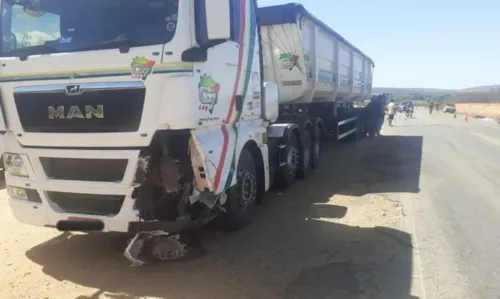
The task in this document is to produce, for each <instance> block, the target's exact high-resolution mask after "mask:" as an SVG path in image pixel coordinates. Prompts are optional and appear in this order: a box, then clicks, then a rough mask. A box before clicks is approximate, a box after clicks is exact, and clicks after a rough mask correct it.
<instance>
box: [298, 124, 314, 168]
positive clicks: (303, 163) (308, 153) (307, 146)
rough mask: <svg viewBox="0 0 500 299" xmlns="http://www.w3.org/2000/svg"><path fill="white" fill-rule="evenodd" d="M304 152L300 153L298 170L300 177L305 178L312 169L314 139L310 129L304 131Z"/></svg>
mask: <svg viewBox="0 0 500 299" xmlns="http://www.w3.org/2000/svg"><path fill="white" fill-rule="evenodd" d="M302 141H303V143H304V144H303V146H302V152H301V153H300V168H299V169H298V170H297V176H298V177H299V178H305V177H307V176H308V175H309V173H310V172H311V170H312V152H313V139H312V136H311V133H310V132H309V131H307V130H306V131H304V133H303V135H302Z"/></svg>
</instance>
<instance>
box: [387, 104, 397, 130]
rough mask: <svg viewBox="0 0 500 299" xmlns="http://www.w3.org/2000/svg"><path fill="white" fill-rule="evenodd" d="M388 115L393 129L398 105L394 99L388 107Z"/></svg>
mask: <svg viewBox="0 0 500 299" xmlns="http://www.w3.org/2000/svg"><path fill="white" fill-rule="evenodd" d="M387 114H388V117H387V119H388V121H389V126H390V127H392V121H393V120H394V115H396V104H395V103H394V100H392V99H391V102H390V103H389V105H387Z"/></svg>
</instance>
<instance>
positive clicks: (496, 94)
mask: <svg viewBox="0 0 500 299" xmlns="http://www.w3.org/2000/svg"><path fill="white" fill-rule="evenodd" d="M372 92H373V93H390V94H391V95H392V96H393V97H394V98H395V99H396V100H408V99H412V100H417V101H419V100H431V99H432V100H434V101H436V100H438V101H439V100H442V101H445V102H454V103H494V102H500V84H499V85H487V86H475V87H469V88H465V89H460V90H452V89H435V88H394V87H374V88H373V90H372Z"/></svg>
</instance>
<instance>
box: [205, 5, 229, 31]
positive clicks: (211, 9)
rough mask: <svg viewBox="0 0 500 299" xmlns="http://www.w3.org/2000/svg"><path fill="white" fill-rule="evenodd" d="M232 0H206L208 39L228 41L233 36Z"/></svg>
mask: <svg viewBox="0 0 500 299" xmlns="http://www.w3.org/2000/svg"><path fill="white" fill-rule="evenodd" d="M230 1H231V0H205V1H204V2H205V20H206V39H207V41H226V40H228V39H230V38H231V6H230V4H229V2H230Z"/></svg>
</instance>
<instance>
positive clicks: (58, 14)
mask: <svg viewBox="0 0 500 299" xmlns="http://www.w3.org/2000/svg"><path fill="white" fill-rule="evenodd" d="M0 2H1V9H2V16H1V18H2V19H1V22H0V25H1V32H2V34H3V38H2V40H1V57H0V60H1V62H0V63H1V66H0V88H1V114H0V117H1V119H0V130H2V131H4V132H5V135H4V136H3V155H4V164H5V176H6V185H7V193H8V197H9V202H10V207H11V209H12V212H13V214H14V215H15V217H16V218H17V219H18V221H20V222H22V223H27V224H32V225H36V226H45V227H53V228H59V229H60V230H70V231H90V230H97V231H102V232H124V233H131V234H133V235H135V237H134V238H133V239H132V240H131V242H130V243H129V245H128V247H127V248H126V250H125V256H126V257H127V258H128V259H130V260H131V261H132V262H134V263H136V264H141V263H142V261H141V260H140V259H139V255H140V252H141V250H140V249H141V248H142V246H143V244H144V242H145V241H146V240H149V241H152V243H153V250H152V252H153V255H154V257H156V258H158V259H162V260H164V259H171V258H173V259H177V258H181V257H184V256H186V254H187V253H188V252H189V250H188V248H190V244H189V242H190V241H189V240H190V238H189V237H188V236H189V232H191V231H193V230H194V229H196V228H198V227H200V226H202V225H204V224H206V223H208V222H210V221H212V220H214V219H215V220H217V221H221V223H223V224H224V225H225V227H227V228H233V229H237V228H240V227H243V226H245V225H247V224H248V223H249V222H250V221H251V219H252V216H253V215H254V212H255V208H256V205H258V204H259V203H261V202H262V200H263V196H264V193H265V192H266V191H267V190H269V189H270V188H271V187H272V186H274V185H280V186H283V187H288V186H291V185H292V184H293V182H294V181H295V180H296V179H297V178H299V177H305V176H307V174H308V173H309V172H310V171H311V170H312V169H313V168H315V167H318V166H320V164H321V163H320V152H321V151H320V147H321V140H322V138H324V137H325V136H330V137H332V136H333V138H334V139H336V140H340V139H344V138H346V137H353V138H356V135H357V131H358V130H357V127H358V123H359V119H358V117H357V114H356V112H355V109H351V106H352V105H351V103H352V102H353V101H361V100H364V99H365V98H367V97H368V96H369V94H370V92H371V82H372V70H373V67H374V64H373V62H372V60H371V59H370V58H368V57H367V56H366V55H365V54H363V53H362V52H361V51H360V50H358V49H357V48H356V47H354V46H353V45H352V44H350V43H349V42H348V41H346V40H345V39H344V38H342V37H341V36H340V35H339V34H337V33H336V32H335V31H333V30H332V29H330V28H329V27H328V26H327V25H325V24H324V23H323V22H321V21H319V20H318V19H316V18H315V17H314V16H313V15H311V14H310V13H308V12H307V11H306V10H305V9H304V8H303V7H302V6H301V5H298V4H287V5H280V6H271V7H263V8H258V7H257V3H256V1H255V0H182V1H180V0H130V1H122V0H106V1H102V0H85V1H77V0H1V1H0Z"/></svg>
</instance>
